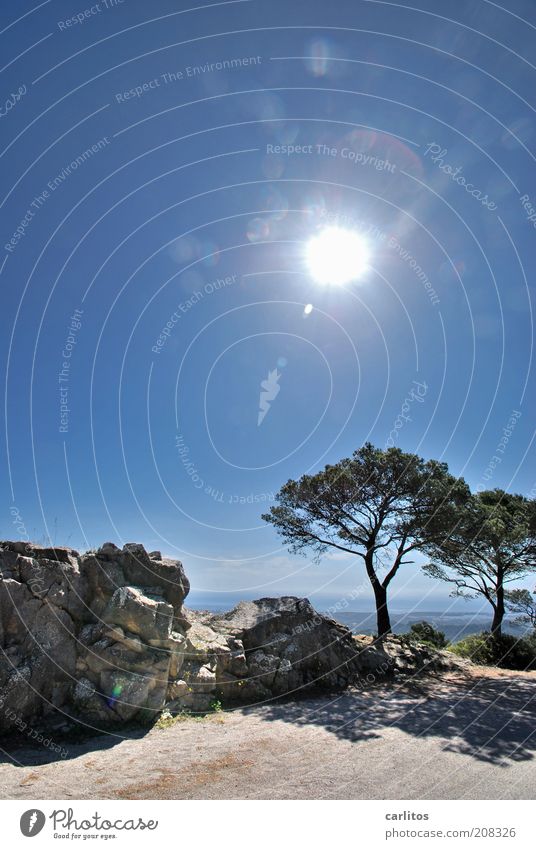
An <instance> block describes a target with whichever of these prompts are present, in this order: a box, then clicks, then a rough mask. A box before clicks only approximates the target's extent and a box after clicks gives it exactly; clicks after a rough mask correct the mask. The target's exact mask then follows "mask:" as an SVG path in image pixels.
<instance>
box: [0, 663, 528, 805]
mask: <svg viewBox="0 0 536 849" xmlns="http://www.w3.org/2000/svg"><path fill="white" fill-rule="evenodd" d="M4 745H5V741H4ZM68 749H69V755H68V757H67V759H65V760H53V757H57V756H54V755H52V754H51V753H50V752H48V751H46V750H44V749H40V750H39V751H36V750H35V749H34V750H30V749H16V750H12V751H11V752H6V753H4V757H3V760H4V763H3V764H1V765H0V795H1V797H2V798H4V799H89V798H91V799H93V798H95V799H227V798H229V799H311V798H318V799H367V798H368V799H382V798H383V799H390V798H394V799H397V798H402V799H412V798H417V799H444V798H446V799H458V798H460V799H463V798H466V799H478V798H480V799H504V798H512V799H527V798H533V795H534V785H535V780H536V760H535V758H534V755H535V751H536V673H530V674H522V673H519V674H518V673H515V674H514V673H501V672H498V671H493V672H490V671H489V670H487V671H485V672H484V671H483V670H479V671H478V672H477V673H475V674H474V675H473V676H472V677H468V678H465V679H462V678H459V677H450V678H443V679H441V681H438V680H434V681H427V682H425V683H421V684H419V686H418V688H416V687H414V688H399V687H391V688H387V687H385V688H382V689H374V690H371V691H368V692H359V691H355V690H354V691H352V692H346V693H344V694H342V695H337V696H333V697H329V698H327V697H324V698H311V699H307V700H303V701H299V702H296V701H294V702H287V703H282V702H278V703H277V704H274V705H263V706H260V707H253V708H248V709H240V710H236V711H232V712H228V713H227V712H224V713H221V714H214V715H212V716H210V717H207V718H206V719H203V720H191V719H189V720H185V721H180V722H177V723H176V724H175V725H173V727H170V728H167V729H165V730H156V729H153V730H151V731H150V732H148V733H144V734H143V733H141V732H140V733H137V734H131V735H129V736H128V737H126V738H120V737H116V736H101V737H98V738H95V739H93V740H91V741H89V742H87V743H84V744H83V745H71V746H69V747H68Z"/></svg>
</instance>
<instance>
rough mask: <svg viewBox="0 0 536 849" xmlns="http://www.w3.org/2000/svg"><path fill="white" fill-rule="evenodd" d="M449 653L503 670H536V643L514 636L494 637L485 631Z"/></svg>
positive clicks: (458, 644)
mask: <svg viewBox="0 0 536 849" xmlns="http://www.w3.org/2000/svg"><path fill="white" fill-rule="evenodd" d="M449 651H452V652H454V654H457V655H458V656H459V657H467V658H469V660H472V661H473V663H478V664H480V665H482V666H499V667H501V668H503V669H518V670H524V669H536V641H535V640H534V639H532V638H526V637H515V636H514V635H513V634H502V636H500V637H497V636H492V635H491V634H490V633H488V632H486V631H484V632H483V633H481V634H471V635H470V636H469V637H465V638H464V639H463V640H460V642H459V643H456V644H455V645H453V646H449Z"/></svg>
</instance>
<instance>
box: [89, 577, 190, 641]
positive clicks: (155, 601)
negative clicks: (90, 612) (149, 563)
mask: <svg viewBox="0 0 536 849" xmlns="http://www.w3.org/2000/svg"><path fill="white" fill-rule="evenodd" d="M173 615H174V610H173V607H172V606H171V604H168V603H167V602H166V601H164V599H163V597H162V596H159V595H154V594H149V592H148V591H145V592H142V590H141V589H138V588H136V587H128V586H127V587H120V588H119V589H117V590H116V591H115V592H114V594H113V596H112V598H111V599H110V601H109V602H108V605H107V607H106V609H105V610H104V613H103V615H102V619H103V622H106V623H108V624H110V625H120V626H122V627H123V628H124V629H125V630H126V631H130V632H131V633H132V634H137V635H138V636H139V637H140V638H141V639H142V640H143V641H144V642H148V641H149V640H158V641H159V642H160V641H162V640H167V639H168V638H169V636H170V634H171V626H172V624H173Z"/></svg>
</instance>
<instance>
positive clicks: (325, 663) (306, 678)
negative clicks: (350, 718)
mask: <svg viewBox="0 0 536 849" xmlns="http://www.w3.org/2000/svg"><path fill="white" fill-rule="evenodd" d="M187 616H188V617H189V618H190V621H191V622H192V629H191V630H190V631H189V633H188V643H189V654H188V655H187V657H188V660H187V662H186V663H185V666H186V667H188V664H191V663H193V664H194V665H195V664H197V665H198V666H199V665H200V664H204V665H205V666H207V665H208V668H209V669H210V668H211V665H212V668H213V669H214V674H215V682H214V685H215V686H214V689H213V696H214V697H221V698H222V700H224V701H225V702H228V701H248V702H250V701H257V700H263V699H268V698H272V697H274V696H282V695H289V694H291V693H293V694H298V693H302V692H303V691H306V690H337V689H342V688H344V687H347V686H348V685H349V684H351V683H352V682H354V681H355V679H356V677H357V675H358V674H359V668H360V667H359V651H360V649H359V647H358V646H357V645H356V643H355V641H354V640H353V637H352V634H351V632H350V631H349V630H348V629H347V628H345V627H344V626H343V625H341V624H340V623H338V622H335V621H334V620H333V619H329V618H328V617H326V616H323V615H321V614H319V613H317V612H316V611H315V610H314V608H313V607H312V605H311V604H310V602H309V601H308V600H307V599H304V598H295V597H284V598H262V599H259V600H258V601H251V602H240V604H238V605H237V606H236V607H235V608H234V609H233V610H231V611H230V612H228V613H223V614H211V613H200V614H199V613H197V614H196V613H194V612H193V611H187ZM182 677H184V674H183V675H182ZM191 687H192V689H193V691H194V692H202V691H205V692H206V685H205V682H204V681H203V683H202V684H200V683H199V682H198V679H197V677H196V675H195V674H194V675H193V677H192V678H191Z"/></svg>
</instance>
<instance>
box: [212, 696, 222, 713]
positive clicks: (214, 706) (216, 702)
mask: <svg viewBox="0 0 536 849" xmlns="http://www.w3.org/2000/svg"><path fill="white" fill-rule="evenodd" d="M210 709H211V710H213V711H214V712H215V713H219V712H220V711H222V710H223V705H222V703H221V702H220V700H219V699H213V700H212V701H211V703H210Z"/></svg>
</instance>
